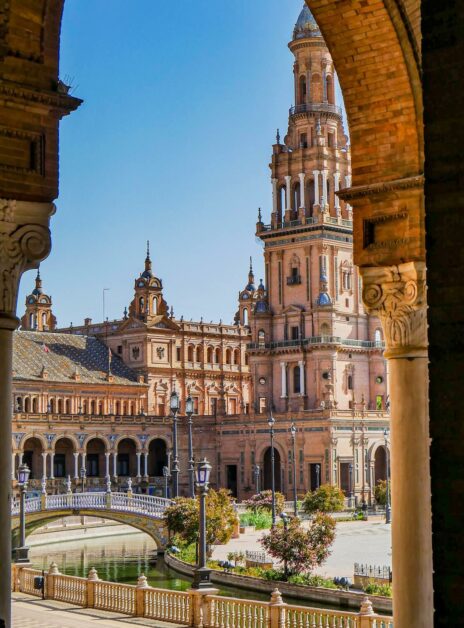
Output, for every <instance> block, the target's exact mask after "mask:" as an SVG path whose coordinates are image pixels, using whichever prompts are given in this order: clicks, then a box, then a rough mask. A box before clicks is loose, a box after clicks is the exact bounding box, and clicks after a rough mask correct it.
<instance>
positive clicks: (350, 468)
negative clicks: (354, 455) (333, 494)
mask: <svg viewBox="0 0 464 628" xmlns="http://www.w3.org/2000/svg"><path fill="white" fill-rule="evenodd" d="M348 468H349V471H350V500H349V503H350V506H349V507H350V508H353V506H354V499H353V464H352V463H351V462H350V466H349V467H348Z"/></svg>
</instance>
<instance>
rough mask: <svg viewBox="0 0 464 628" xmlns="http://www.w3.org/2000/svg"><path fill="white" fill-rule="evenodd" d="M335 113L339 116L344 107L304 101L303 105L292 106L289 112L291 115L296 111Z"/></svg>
mask: <svg viewBox="0 0 464 628" xmlns="http://www.w3.org/2000/svg"><path fill="white" fill-rule="evenodd" d="M313 112H315V113H335V114H337V115H339V116H341V115H342V108H341V107H339V106H338V105H331V104H330V103H328V102H327V103H312V102H309V103H303V104H302V105H295V106H294V107H290V110H289V113H290V115H291V116H293V115H295V114H296V113H313Z"/></svg>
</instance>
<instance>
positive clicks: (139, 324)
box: [118, 316, 147, 331]
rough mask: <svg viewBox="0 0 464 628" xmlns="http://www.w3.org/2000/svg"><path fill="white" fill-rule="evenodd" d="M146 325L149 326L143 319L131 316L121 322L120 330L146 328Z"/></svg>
mask: <svg viewBox="0 0 464 628" xmlns="http://www.w3.org/2000/svg"><path fill="white" fill-rule="evenodd" d="M146 327H147V326H146V324H145V323H144V322H143V321H141V320H139V319H138V318H134V317H132V316H130V317H129V318H128V319H126V320H125V321H123V322H122V323H121V325H120V326H119V329H118V331H127V330H129V329H146Z"/></svg>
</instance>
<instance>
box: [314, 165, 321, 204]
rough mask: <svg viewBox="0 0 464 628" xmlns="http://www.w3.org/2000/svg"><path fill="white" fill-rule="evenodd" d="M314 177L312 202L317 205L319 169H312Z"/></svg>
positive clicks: (318, 199) (318, 197)
mask: <svg viewBox="0 0 464 628" xmlns="http://www.w3.org/2000/svg"><path fill="white" fill-rule="evenodd" d="M313 177H314V204H315V205H319V204H320V202H321V199H320V196H319V170H313Z"/></svg>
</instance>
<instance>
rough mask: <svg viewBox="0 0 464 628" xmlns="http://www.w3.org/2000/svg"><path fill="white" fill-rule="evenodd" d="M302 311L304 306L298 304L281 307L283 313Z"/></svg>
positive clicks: (298, 312)
mask: <svg viewBox="0 0 464 628" xmlns="http://www.w3.org/2000/svg"><path fill="white" fill-rule="evenodd" d="M303 311H304V308H303V307H301V306H298V305H288V306H287V307H286V308H284V309H283V311H282V313H283V314H301V312H303Z"/></svg>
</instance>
